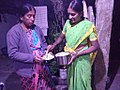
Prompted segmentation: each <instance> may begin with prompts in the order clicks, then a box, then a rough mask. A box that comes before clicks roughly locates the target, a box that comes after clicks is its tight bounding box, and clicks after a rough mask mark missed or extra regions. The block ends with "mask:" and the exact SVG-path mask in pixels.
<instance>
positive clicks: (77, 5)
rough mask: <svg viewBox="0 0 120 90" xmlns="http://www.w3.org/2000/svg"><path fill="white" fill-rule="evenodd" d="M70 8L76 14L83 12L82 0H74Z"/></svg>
mask: <svg viewBox="0 0 120 90" xmlns="http://www.w3.org/2000/svg"><path fill="white" fill-rule="evenodd" d="M69 7H70V8H72V9H73V10H74V11H75V12H78V13H80V12H81V11H83V4H82V0H72V1H71V2H70V4H69Z"/></svg>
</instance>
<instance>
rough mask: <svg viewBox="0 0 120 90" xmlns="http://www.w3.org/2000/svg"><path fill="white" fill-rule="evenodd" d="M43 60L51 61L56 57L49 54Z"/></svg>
mask: <svg viewBox="0 0 120 90" xmlns="http://www.w3.org/2000/svg"><path fill="white" fill-rule="evenodd" d="M42 58H43V59H44V60H51V59H53V58H54V56H53V55H52V54H50V53H48V54H45V55H44V56H43V57H42Z"/></svg>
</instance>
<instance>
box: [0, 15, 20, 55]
mask: <svg viewBox="0 0 120 90" xmlns="http://www.w3.org/2000/svg"><path fill="white" fill-rule="evenodd" d="M4 17H5V20H6V22H4V21H3V18H2V22H0V49H1V48H3V47H6V34H7V32H8V30H9V29H10V28H11V27H12V26H13V25H14V24H15V23H16V22H17V21H18V17H17V16H15V15H10V14H4ZM0 54H1V50H0Z"/></svg>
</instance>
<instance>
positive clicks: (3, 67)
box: [0, 56, 120, 90]
mask: <svg viewBox="0 0 120 90" xmlns="http://www.w3.org/2000/svg"><path fill="white" fill-rule="evenodd" d="M13 71H14V69H13V64H12V61H10V60H9V59H8V58H7V57H5V56H0V85H1V86H2V85H3V83H4V88H3V90H22V88H21V86H20V82H19V79H18V76H17V75H16V74H15V73H14V72H13ZM111 79H112V80H111ZM60 87H62V86H59V85H58V86H57V88H60ZM63 87H65V86H63ZM0 90H2V89H1V88H0ZM59 90H65V89H59ZM106 90H120V67H119V69H118V71H117V73H116V75H114V78H111V77H110V78H108V85H107V89H106Z"/></svg>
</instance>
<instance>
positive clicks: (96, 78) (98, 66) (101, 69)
mask: <svg viewBox="0 0 120 90" xmlns="http://www.w3.org/2000/svg"><path fill="white" fill-rule="evenodd" d="M105 74H106V67H105V62H104V58H103V53H102V51H101V49H99V50H98V54H97V57H96V59H95V62H94V64H93V67H92V88H93V90H99V89H98V88H97V87H96V85H97V84H98V83H99V82H101V81H102V80H103V78H104V76H105Z"/></svg>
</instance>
